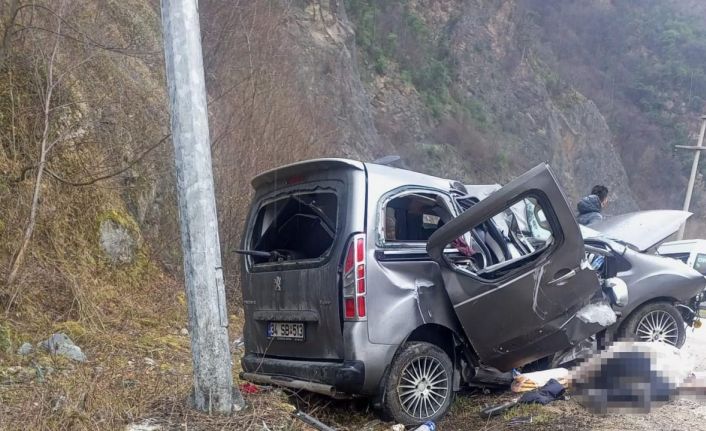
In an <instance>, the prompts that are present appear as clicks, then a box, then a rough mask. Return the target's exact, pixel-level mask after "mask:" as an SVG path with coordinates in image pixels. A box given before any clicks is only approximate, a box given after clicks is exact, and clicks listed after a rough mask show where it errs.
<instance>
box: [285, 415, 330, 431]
mask: <svg viewBox="0 0 706 431" xmlns="http://www.w3.org/2000/svg"><path fill="white" fill-rule="evenodd" d="M294 417H295V418H297V419H299V420H300V421H302V422H304V423H305V424H307V425H310V426H312V427H314V428H316V429H317V430H319V431H336V430H335V429H334V428H331V427H330V426H328V425H326V424H324V423H323V422H321V421H320V420H318V419H316V418H315V417H312V416H309V415H308V414H306V413H304V412H303V411H301V410H297V411H296V412H294Z"/></svg>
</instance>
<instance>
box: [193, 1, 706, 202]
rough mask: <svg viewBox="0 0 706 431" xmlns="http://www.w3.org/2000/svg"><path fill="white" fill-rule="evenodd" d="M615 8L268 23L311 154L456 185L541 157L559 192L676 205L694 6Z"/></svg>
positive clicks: (692, 92) (423, 7) (287, 16)
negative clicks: (313, 138) (379, 163)
mask: <svg viewBox="0 0 706 431" xmlns="http://www.w3.org/2000/svg"><path fill="white" fill-rule="evenodd" d="M208 4H209V3H208V2H207V3H206V5H207V6H205V8H206V9H209V6H208ZM629 4H631V3H630V2H624V1H613V2H606V1H598V0H596V1H592V2H572V1H570V2H546V1H529V0H495V1H490V2H488V1H463V2H462V1H451V0H427V1H397V0H390V1H385V2H376V1H372V0H345V1H334V0H321V1H308V2H291V3H289V2H286V5H287V8H285V9H283V10H282V11H281V12H280V13H281V14H282V15H278V16H277V18H276V19H279V20H281V26H280V27H278V31H280V32H282V33H280V34H284V35H285V39H284V40H286V42H285V43H286V44H287V45H288V48H287V53H286V55H282V56H281V57H280V58H287V63H288V64H289V67H293V68H294V69H295V72H294V75H295V76H294V79H292V81H291V83H290V85H291V86H293V87H295V88H297V91H299V92H300V93H299V95H298V96H296V97H300V100H299V102H298V103H304V104H305V105H306V106H309V107H310V108H314V109H318V110H320V111H319V114H318V115H317V117H318V118H317V125H318V126H321V127H323V128H324V129H326V133H325V138H324V139H319V140H318V141H319V142H322V143H323V149H322V150H321V151H319V154H337V155H353V156H357V157H361V158H364V159H370V158H373V157H376V156H379V155H384V154H389V153H396V154H400V155H402V156H403V162H402V163H403V165H405V166H408V167H411V168H414V169H419V170H422V171H425V172H429V173H433V174H436V175H441V176H449V177H459V178H463V179H465V180H466V181H471V182H503V181H507V180H508V179H509V178H512V177H513V176H515V175H517V174H519V173H521V172H522V171H524V170H525V169H527V168H529V167H531V166H533V165H534V164H536V163H539V162H541V161H549V162H550V163H551V164H552V166H554V168H555V169H556V171H557V172H558V173H559V176H560V180H561V181H562V184H563V186H564V187H565V188H566V190H567V191H568V193H569V195H570V197H571V198H573V199H576V198H578V197H579V196H580V195H582V194H584V193H585V192H586V191H587V189H588V188H589V187H590V186H591V185H592V184H594V183H605V184H606V185H608V186H609V187H610V188H611V189H613V190H614V192H615V193H614V194H613V204H612V205H611V209H610V211H611V212H614V213H619V212H623V211H629V210H634V209H637V208H639V207H643V208H659V207H671V208H676V207H679V206H680V204H681V201H682V195H683V190H684V184H685V175H686V174H687V173H688V169H689V166H688V161H689V159H688V156H686V155H683V154H678V153H675V152H674V151H673V149H672V148H673V145H674V144H693V142H694V136H693V135H694V132H695V131H696V130H697V128H698V126H699V124H698V120H697V117H698V114H699V113H700V112H701V111H702V109H703V101H704V96H706V89H705V88H704V84H703V80H704V68H705V67H706V66H705V65H704V61H703V60H702V59H703V56H699V55H698V54H699V53H700V52H701V51H700V50H702V49H703V45H702V44H701V43H700V42H699V40H700V39H699V35H700V34H702V33H701V30H700V29H699V28H698V25H697V22H698V19H699V18H700V17H701V18H703V16H702V15H699V14H703V8H692V7H689V4H688V2H687V1H670V2H654V1H653V2H642V3H641V4H640V5H639V6H636V7H633V8H631V7H630V6H629ZM219 10H222V9H219ZM204 24H205V26H206V27H207V28H209V27H210V26H211V25H212V24H213V21H211V20H208V19H206V20H205V21H204ZM216 28H218V25H216ZM621 32H622V33H621ZM670 38H671V39H670ZM231 58H233V57H231ZM235 58H238V57H235ZM623 58H625V59H626V60H625V61H622V62H621V59H623ZM278 61H281V60H278ZM229 63H231V64H230V66H228V67H230V68H233V67H236V66H234V65H233V64H232V63H233V62H232V61H229ZM687 78H688V79H687ZM216 80H218V79H216ZM608 84H610V85H608ZM221 103H223V104H225V105H227V104H228V103H229V101H227V100H224V101H223V102H221ZM700 188H701V189H702V188H703V186H702V185H700ZM703 206H704V204H703V202H701V201H700V200H699V199H697V202H696V206H695V209H696V210H697V211H698V210H700V209H703Z"/></svg>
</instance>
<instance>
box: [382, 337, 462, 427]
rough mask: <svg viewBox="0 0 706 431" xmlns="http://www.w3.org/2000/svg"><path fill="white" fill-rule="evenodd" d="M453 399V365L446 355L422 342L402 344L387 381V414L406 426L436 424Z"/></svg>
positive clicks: (384, 400) (385, 396) (429, 344)
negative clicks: (425, 423)
mask: <svg viewBox="0 0 706 431" xmlns="http://www.w3.org/2000/svg"><path fill="white" fill-rule="evenodd" d="M453 397H454V392H453V364H452V363H451V359H449V356H448V355H447V354H446V352H444V350H442V349H441V348H439V347H437V346H435V345H434V344H431V343H426V342H421V341H413V342H409V343H405V344H404V345H402V347H401V348H400V350H399V351H398V352H397V354H396V355H395V358H394V359H393V361H392V364H391V365H390V370H389V373H387V376H386V380H385V386H384V395H383V410H384V413H385V415H386V416H389V417H392V418H393V419H394V420H395V421H396V422H398V423H401V424H404V425H420V424H423V423H424V422H427V421H437V420H439V419H440V418H441V417H443V416H444V415H445V414H446V412H447V411H448V410H449V408H450V407H451V403H452V402H453Z"/></svg>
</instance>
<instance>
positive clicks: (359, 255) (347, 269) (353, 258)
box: [343, 234, 367, 320]
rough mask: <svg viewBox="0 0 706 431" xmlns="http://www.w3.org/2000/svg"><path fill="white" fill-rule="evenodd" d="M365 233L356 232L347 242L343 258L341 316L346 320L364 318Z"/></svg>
mask: <svg viewBox="0 0 706 431" xmlns="http://www.w3.org/2000/svg"><path fill="white" fill-rule="evenodd" d="M366 292H367V289H366V286H365V235H364V234H356V235H354V236H353V238H352V239H351V242H350V244H348V250H347V251H346V257H345V259H344V260H343V316H344V317H345V319H346V320H365V318H366V316H367V307H366V303H365V294H366Z"/></svg>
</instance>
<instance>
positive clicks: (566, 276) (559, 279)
mask: <svg viewBox="0 0 706 431" xmlns="http://www.w3.org/2000/svg"><path fill="white" fill-rule="evenodd" d="M575 275H576V270H575V269H572V270H571V271H569V272H567V273H566V274H564V275H561V276H559V277H557V278H555V279H554V280H552V281H550V282H549V283H547V284H562V283H565V282H567V281H568V280H569V279H570V278H571V277H573V276H575Z"/></svg>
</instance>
